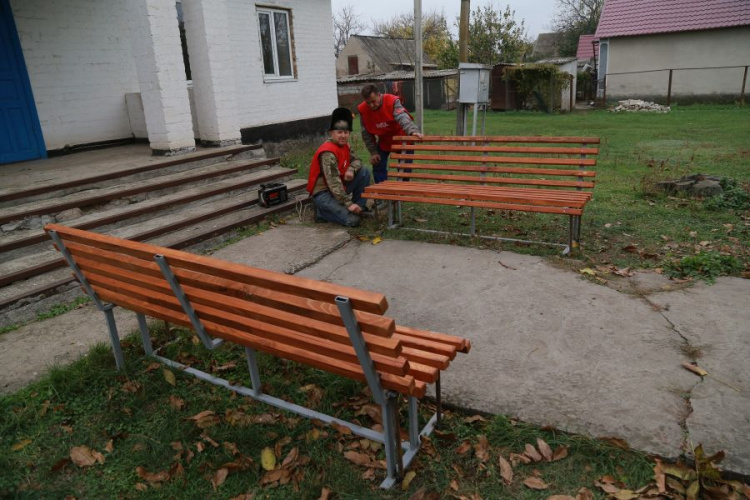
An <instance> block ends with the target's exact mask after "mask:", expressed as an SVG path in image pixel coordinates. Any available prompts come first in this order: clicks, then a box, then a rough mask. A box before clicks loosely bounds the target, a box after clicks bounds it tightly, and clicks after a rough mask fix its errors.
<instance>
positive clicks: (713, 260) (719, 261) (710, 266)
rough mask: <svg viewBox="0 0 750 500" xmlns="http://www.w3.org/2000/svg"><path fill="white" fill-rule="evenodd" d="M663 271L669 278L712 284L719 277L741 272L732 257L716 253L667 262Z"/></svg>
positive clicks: (705, 253) (737, 262)
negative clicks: (697, 280)
mask: <svg viewBox="0 0 750 500" xmlns="http://www.w3.org/2000/svg"><path fill="white" fill-rule="evenodd" d="M664 268H665V270H666V271H667V274H668V275H669V277H670V278H692V279H701V280H704V281H705V282H706V283H714V282H715V281H716V278H718V277H719V276H727V275H730V274H734V273H737V272H739V271H740V270H742V263H741V262H740V260H739V259H737V258H736V257H734V256H732V255H721V254H720V253H717V252H700V253H699V254H698V255H689V256H687V257H683V258H682V259H680V260H677V261H674V260H672V261H668V262H667V263H666V264H665V266H664Z"/></svg>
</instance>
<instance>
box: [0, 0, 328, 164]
mask: <svg viewBox="0 0 750 500" xmlns="http://www.w3.org/2000/svg"><path fill="white" fill-rule="evenodd" d="M331 19H332V16H331V3H330V0H264V1H263V2H257V3H256V2H254V1H248V0H181V1H179V2H176V1H175V0H127V1H122V0H0V32H2V33H3V34H2V36H0V56H2V57H0V59H3V60H8V61H10V62H11V64H10V65H6V64H0V164H1V163H8V162H12V161H19V160H23V159H31V158H39V157H43V156H45V155H46V154H47V152H55V151H60V150H65V149H75V148H76V147H80V146H88V145H99V144H106V143H118V142H125V141H132V140H133V139H147V140H148V141H149V143H150V145H151V148H152V150H153V151H154V153H155V154H177V153H180V152H183V151H190V150H192V149H194V148H195V144H196V139H197V140H198V143H199V144H202V145H207V146H219V145H226V144H232V143H237V142H240V141H241V140H244V141H245V142H257V141H261V140H279V139H283V138H286V137H293V136H295V135H301V134H305V133H309V132H316V133H317V132H320V131H322V130H324V129H325V126H326V125H327V122H326V119H327V118H326V117H328V116H330V113H331V110H332V109H333V108H335V107H336V102H337V99H336V78H335V58H334V55H333V39H332V38H333V30H332V25H331ZM181 21H182V23H184V24H182V23H181ZM181 27H184V38H185V42H186V44H185V45H183V44H182V43H181V35H180V33H181V31H180V29H181ZM184 47H186V49H187V53H188V54H189V58H184V57H183V56H184V54H183V52H184ZM185 61H189V64H188V65H189V72H190V77H191V80H190V81H189V80H188V77H187V74H186V65H185ZM3 102H5V103H6V104H2V103H3ZM7 103H10V104H7ZM2 137H5V138H2Z"/></svg>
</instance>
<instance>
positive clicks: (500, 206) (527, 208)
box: [362, 191, 583, 215]
mask: <svg viewBox="0 0 750 500" xmlns="http://www.w3.org/2000/svg"><path fill="white" fill-rule="evenodd" d="M362 197H363V198H366V199H367V198H372V199H375V200H386V201H388V200H390V201H405V202H414V203H431V204H435V205H453V206H456V207H477V208H489V209H492V210H520V211H524V212H538V213H545V214H563V215H581V214H582V213H583V208H553V207H541V206H534V205H520V204H511V203H495V202H492V203H490V202H481V201H469V200H450V199H445V198H425V197H420V196H398V195H392V194H383V193H375V192H371V193H368V192H367V191H365V192H364V193H363V194H362Z"/></svg>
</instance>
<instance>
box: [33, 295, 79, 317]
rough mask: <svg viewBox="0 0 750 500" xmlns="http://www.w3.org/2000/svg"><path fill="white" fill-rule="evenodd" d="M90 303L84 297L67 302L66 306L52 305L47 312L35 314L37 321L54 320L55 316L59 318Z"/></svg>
mask: <svg viewBox="0 0 750 500" xmlns="http://www.w3.org/2000/svg"><path fill="white" fill-rule="evenodd" d="M90 302H91V298H90V297H88V296H86V297H77V298H76V299H75V300H73V301H72V302H69V303H66V304H54V305H52V306H50V308H49V310H47V311H45V312H41V313H39V314H37V319H38V320H43V319H49V318H54V317H55V316H60V315H61V314H65V313H66V312H68V311H72V310H73V309H78V308H79V307H82V306H83V305H85V304H88V303H90Z"/></svg>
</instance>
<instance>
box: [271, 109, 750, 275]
mask: <svg viewBox="0 0 750 500" xmlns="http://www.w3.org/2000/svg"><path fill="white" fill-rule="evenodd" d="M469 116H470V119H471V118H472V116H471V114H470V115H469ZM424 121H425V131H426V132H427V133H429V134H435V135H448V134H454V132H455V112H448V111H434V110H427V111H426V112H425V120H424ZM355 129H357V130H355V132H354V133H353V134H352V139H351V143H352V145H353V147H354V150H355V151H356V153H357V154H358V155H359V157H360V158H364V159H366V158H368V154H367V152H366V150H365V148H364V146H363V144H362V140H361V138H360V136H359V131H358V121H357V120H355ZM747 130H750V108H747V107H743V106H730V105H726V106H720V105H694V106H684V107H683V106H674V107H673V108H672V111H671V112H669V113H665V114H661V113H659V114H656V113H611V112H607V111H603V110H590V111H579V112H576V113H573V114H556V115H547V114H541V113H530V112H508V113H499V112H488V113H487V118H486V124H485V134H486V135H549V136H558V135H561V136H596V137H600V138H601V152H600V155H599V157H598V164H597V167H596V171H597V178H596V182H597V185H596V188H595V189H594V200H593V201H592V202H591V203H589V205H588V206H587V208H586V211H585V213H584V216H583V225H582V235H581V238H582V248H581V250H580V252H579V253H578V255H576V256H575V257H576V258H577V259H579V260H583V261H584V263H586V264H587V265H592V266H593V265H612V264H613V265H616V266H619V267H625V266H631V267H636V268H654V267H662V266H664V265H666V264H668V263H670V262H674V261H677V260H679V259H681V258H682V257H685V256H688V255H693V254H696V253H698V252H700V251H705V250H713V251H717V252H720V253H722V254H726V255H733V256H735V257H736V258H738V259H739V260H740V261H741V262H742V264H743V266H744V267H745V272H750V269H749V268H748V266H750V212H748V211H747V210H744V211H742V210H732V209H728V208H725V209H718V210H717V209H716V203H714V202H711V203H705V202H704V200H695V199H688V198H678V197H672V196H668V195H666V194H662V193H659V192H657V191H656V190H655V189H654V187H653V184H654V182H655V181H659V180H666V179H673V178H678V177H680V176H682V175H685V174H687V173H698V172H699V173H703V174H711V175H718V176H723V177H729V178H733V179H735V180H736V181H737V183H738V184H739V186H741V187H742V189H744V190H745V191H748V190H749V189H750V169H748V165H750V141H748V138H747ZM315 148H316V145H311V146H310V147H309V148H308V149H307V150H304V149H300V150H297V151H295V152H294V153H293V154H289V155H287V156H286V157H285V159H284V161H285V162H286V163H287V164H288V165H293V166H295V167H297V168H299V173H298V176H299V177H301V178H304V177H306V175H307V168H308V164H309V159H310V157H311V156H312V153H313V152H314V150H315ZM719 208H721V207H719ZM404 219H405V222H406V223H407V224H408V225H411V226H413V227H421V228H424V229H438V230H448V231H452V232H468V225H469V211H468V209H457V208H454V207H440V206H436V205H420V204H413V203H412V204H404ZM567 227H568V222H567V219H566V218H564V217H561V216H556V215H544V214H532V213H524V212H497V213H493V212H488V211H483V210H479V211H477V230H478V232H479V233H480V234H498V235H501V236H506V237H511V238H517V239H525V240H544V241H555V242H564V241H565V240H566V238H567ZM355 233H357V234H362V235H367V236H370V237H372V236H374V235H376V234H377V235H381V236H383V237H386V238H397V239H418V240H425V241H436V242H448V243H451V244H459V245H469V246H490V247H495V248H499V249H510V250H513V251H517V252H521V253H531V254H536V255H544V256H549V257H551V258H557V257H558V253H559V250H558V249H556V248H553V247H544V246H539V245H536V246H526V245H519V244H514V243H509V242H503V243H500V242H498V243H495V242H492V243H488V242H487V240H480V239H472V238H467V237H458V236H448V237H442V236H435V235H426V234H424V233H416V232H412V231H402V230H386V229H385V226H384V221H383V220H380V221H366V222H365V223H364V224H363V225H362V227H361V228H359V229H358V230H357V231H355Z"/></svg>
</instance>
